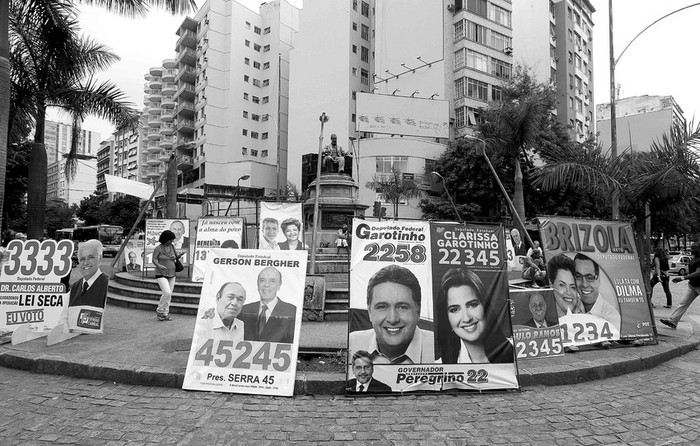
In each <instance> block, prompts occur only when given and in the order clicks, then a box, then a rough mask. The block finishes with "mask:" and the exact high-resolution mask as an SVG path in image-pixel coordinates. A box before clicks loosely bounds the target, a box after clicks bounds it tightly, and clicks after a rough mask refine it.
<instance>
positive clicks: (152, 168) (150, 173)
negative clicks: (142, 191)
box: [146, 166, 161, 178]
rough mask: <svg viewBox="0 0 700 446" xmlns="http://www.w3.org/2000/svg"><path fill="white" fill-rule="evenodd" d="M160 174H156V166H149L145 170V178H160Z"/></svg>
mask: <svg viewBox="0 0 700 446" xmlns="http://www.w3.org/2000/svg"><path fill="white" fill-rule="evenodd" d="M160 175H161V174H160V172H158V166H149V167H148V169H146V176H147V177H148V178H157V177H160Z"/></svg>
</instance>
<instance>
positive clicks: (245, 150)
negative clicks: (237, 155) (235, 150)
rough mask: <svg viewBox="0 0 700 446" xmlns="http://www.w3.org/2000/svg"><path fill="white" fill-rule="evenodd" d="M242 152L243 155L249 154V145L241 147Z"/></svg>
mask: <svg viewBox="0 0 700 446" xmlns="http://www.w3.org/2000/svg"><path fill="white" fill-rule="evenodd" d="M241 154H242V155H247V154H248V148H247V147H243V148H242V149H241Z"/></svg>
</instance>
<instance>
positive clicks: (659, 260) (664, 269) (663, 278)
mask: <svg viewBox="0 0 700 446" xmlns="http://www.w3.org/2000/svg"><path fill="white" fill-rule="evenodd" d="M669 269H670V268H669V266H668V257H667V256H666V251H664V249H663V248H656V249H655V250H654V270H653V272H652V274H653V276H652V278H651V292H652V293H653V292H654V285H656V284H657V283H659V282H661V286H662V287H663V289H664V293H666V308H671V305H672V304H673V301H672V297H671V289H670V288H669V287H668V281H669V277H668V270H669Z"/></svg>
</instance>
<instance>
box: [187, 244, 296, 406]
mask: <svg viewBox="0 0 700 446" xmlns="http://www.w3.org/2000/svg"><path fill="white" fill-rule="evenodd" d="M306 257H307V256H306V251H291V252H284V251H261V250H249V249H245V250H241V249H221V248H213V249H211V250H209V255H208V257H207V263H206V267H205V274H204V282H203V284H202V294H201V297H200V300H199V310H198V312H197V321H196V323H195V329H194V336H193V338H192V346H191V348H190V354H189V358H188V361H187V370H186V371H185V379H184V383H183V386H182V388H183V389H189V390H205V391H215V392H230V393H250V394H260V395H280V396H291V395H292V394H293V392H294V378H295V373H296V364H297V353H298V351H299V335H300V329H301V312H302V307H303V304H304V279H305V275H306Z"/></svg>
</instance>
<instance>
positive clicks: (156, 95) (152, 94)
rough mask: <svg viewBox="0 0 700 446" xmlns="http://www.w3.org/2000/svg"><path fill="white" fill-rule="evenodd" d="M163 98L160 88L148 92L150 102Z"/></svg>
mask: <svg viewBox="0 0 700 446" xmlns="http://www.w3.org/2000/svg"><path fill="white" fill-rule="evenodd" d="M162 99H163V95H162V94H161V93H160V90H151V91H150V92H149V93H148V100H149V101H151V102H160V101H161V100H162Z"/></svg>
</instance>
